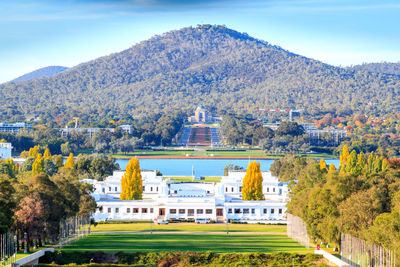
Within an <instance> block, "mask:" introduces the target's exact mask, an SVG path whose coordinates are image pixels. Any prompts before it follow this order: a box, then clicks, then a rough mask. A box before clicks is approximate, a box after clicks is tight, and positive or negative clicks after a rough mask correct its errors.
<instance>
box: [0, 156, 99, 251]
mask: <svg viewBox="0 0 400 267" xmlns="http://www.w3.org/2000/svg"><path fill="white" fill-rule="evenodd" d="M30 154H31V155H32V157H34V156H35V160H34V161H33V164H32V165H31V168H30V170H28V168H27V164H26V163H24V165H23V166H19V165H17V164H15V163H14V162H13V160H12V159H7V160H5V161H1V162H0V233H5V232H8V231H14V232H15V233H16V234H17V236H18V240H19V242H18V247H19V248H20V247H21V246H24V242H22V241H23V240H24V233H27V240H28V246H27V247H26V249H28V251H29V248H30V247H32V246H34V247H38V246H42V245H43V244H44V243H49V242H54V241H56V240H57V239H58V238H59V234H60V232H59V229H60V228H59V227H60V222H61V221H62V220H65V219H67V218H69V217H73V216H89V215H90V214H91V213H93V212H94V211H95V209H96V202H95V200H94V198H93V197H92V196H91V192H92V191H93V187H92V186H91V185H89V184H86V183H81V182H80V181H79V174H78V172H77V170H76V169H75V168H74V162H73V159H72V161H71V160H69V161H68V160H67V162H66V164H65V165H62V159H61V160H60V157H58V156H52V155H51V154H50V152H49V150H48V149H47V150H46V151H45V152H44V154H43V155H42V154H40V153H38V149H37V148H32V149H31V151H30ZM35 154H36V155H35ZM50 165H51V166H52V167H51V168H49V166H50ZM49 170H51V173H49Z"/></svg>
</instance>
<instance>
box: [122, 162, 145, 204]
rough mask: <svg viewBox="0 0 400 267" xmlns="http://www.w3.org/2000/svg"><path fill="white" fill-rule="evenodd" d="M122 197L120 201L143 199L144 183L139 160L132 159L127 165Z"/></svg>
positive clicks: (123, 178)
mask: <svg viewBox="0 0 400 267" xmlns="http://www.w3.org/2000/svg"><path fill="white" fill-rule="evenodd" d="M121 187H122V190H121V195H120V199H122V200H130V199H135V200H137V199H142V194H143V181H142V174H141V173H140V166H139V160H137V159H136V158H131V159H130V160H129V162H128V165H126V171H125V173H124V175H123V176H122V180H121Z"/></svg>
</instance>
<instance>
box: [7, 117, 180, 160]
mask: <svg viewBox="0 0 400 267" xmlns="http://www.w3.org/2000/svg"><path fill="white" fill-rule="evenodd" d="M185 118H186V113H184V112H182V111H175V112H170V113H150V114H148V115H146V116H141V117H140V118H138V119H136V120H132V124H131V125H132V134H128V133H127V132H124V131H122V129H121V128H120V127H116V125H115V122H114V124H112V125H107V126H108V127H112V128H113V131H112V132H111V131H109V130H106V129H101V130H99V131H97V132H95V133H94V134H93V136H92V137H90V136H89V134H88V133H87V132H86V131H73V130H72V131H71V132H70V133H69V134H68V136H66V137H61V132H60V131H59V130H60V129H59V128H50V127H46V126H44V125H38V126H35V127H33V129H32V131H31V132H30V133H27V132H24V131H22V132H20V133H19V134H18V135H14V134H13V133H4V132H0V140H1V139H4V141H6V142H10V143H12V145H13V147H14V148H13V151H14V152H15V153H20V152H22V151H24V150H26V151H27V150H29V148H31V147H33V146H35V145H38V146H39V147H41V148H42V149H43V150H44V149H45V148H48V149H49V150H50V152H51V153H52V154H63V155H65V156H67V155H69V154H70V153H78V152H81V151H94V152H98V153H107V152H108V153H127V152H132V151H134V150H135V149H139V148H143V147H145V146H155V145H171V144H172V143H174V142H175V141H176V135H177V133H178V132H179V130H180V129H181V128H182V127H183V124H184V121H185Z"/></svg>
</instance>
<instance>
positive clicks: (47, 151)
mask: <svg viewBox="0 0 400 267" xmlns="http://www.w3.org/2000/svg"><path fill="white" fill-rule="evenodd" d="M43 159H51V153H50V150H49V149H48V148H46V150H45V151H44V153H43Z"/></svg>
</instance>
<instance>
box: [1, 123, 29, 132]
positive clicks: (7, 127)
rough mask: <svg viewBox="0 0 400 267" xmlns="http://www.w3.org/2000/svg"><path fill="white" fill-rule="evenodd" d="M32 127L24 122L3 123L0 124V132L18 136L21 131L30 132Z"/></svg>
mask: <svg viewBox="0 0 400 267" xmlns="http://www.w3.org/2000/svg"><path fill="white" fill-rule="evenodd" d="M31 129H32V125H30V124H28V123H25V122H17V123H3V122H0V132H5V133H13V134H18V133H19V131H21V130H26V131H27V132H28V133H29V132H30V131H31Z"/></svg>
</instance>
